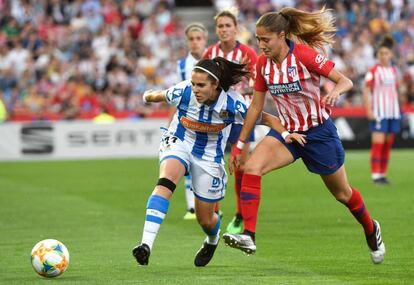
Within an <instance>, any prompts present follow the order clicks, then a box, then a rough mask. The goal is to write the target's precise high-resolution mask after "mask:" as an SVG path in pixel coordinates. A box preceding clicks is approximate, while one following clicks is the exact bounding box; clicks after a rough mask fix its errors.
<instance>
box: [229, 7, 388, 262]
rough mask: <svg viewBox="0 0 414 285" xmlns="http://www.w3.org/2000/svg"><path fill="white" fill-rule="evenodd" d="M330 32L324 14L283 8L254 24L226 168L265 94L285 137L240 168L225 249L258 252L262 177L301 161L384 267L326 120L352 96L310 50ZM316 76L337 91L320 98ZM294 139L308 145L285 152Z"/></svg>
mask: <svg viewBox="0 0 414 285" xmlns="http://www.w3.org/2000/svg"><path fill="white" fill-rule="evenodd" d="M333 32H335V27H334V26H333V23H332V19H331V17H329V15H326V10H324V9H322V10H321V11H317V12H313V13H308V12H304V11H301V10H297V9H294V8H283V9H282V10H281V11H280V12H271V13H267V14H264V15H263V16H262V17H260V18H259V20H258V21H257V23H256V38H257V40H258V43H259V47H260V49H261V50H262V51H263V54H262V55H261V56H260V57H259V59H258V61H257V64H256V78H255V83H254V90H255V91H254V95H253V102H252V104H251V105H250V107H249V110H248V112H247V117H246V120H245V123H244V126H243V129H242V131H241V134H240V138H239V141H238V143H237V148H236V149H235V150H234V151H233V153H232V156H231V158H230V161H229V162H230V164H234V166H236V167H238V166H240V152H241V150H242V146H243V144H244V142H245V140H246V138H247V137H248V135H249V133H250V131H251V130H252V129H253V127H254V121H255V120H256V118H257V117H258V116H259V114H260V113H261V111H262V109H263V103H264V99H265V94H266V91H269V93H270V94H271V95H272V97H273V99H274V100H275V102H276V107H277V109H278V113H279V118H280V120H281V122H282V124H283V125H284V127H285V128H286V129H287V131H286V132H283V133H281V134H279V133H277V132H275V131H274V130H271V131H270V132H269V133H268V134H267V136H266V137H265V138H264V139H263V140H262V141H261V142H260V143H259V144H258V145H257V146H256V148H255V149H254V151H253V153H252V155H251V157H250V158H249V160H248V161H247V162H246V163H245V165H244V176H243V179H242V191H241V197H242V212H243V219H244V223H245V224H244V226H245V231H244V232H243V234H239V235H234V234H227V233H226V234H224V235H223V238H224V240H225V243H226V244H228V245H230V246H231V247H234V248H237V249H240V250H242V251H244V252H246V253H248V254H249V253H254V252H255V251H256V245H255V231H256V221H257V214H258V208H259V201H260V191H261V177H262V175H265V174H266V173H269V172H270V171H272V170H275V169H279V168H282V167H285V166H286V165H288V164H291V163H293V162H294V161H295V160H296V159H298V158H302V160H303V162H304V164H305V165H306V167H307V168H308V170H309V171H310V172H313V173H316V174H319V175H320V176H321V178H322V180H323V182H324V183H325V185H326V187H327V188H328V189H329V191H330V192H331V193H332V195H333V196H334V197H335V198H336V199H337V200H338V201H339V202H341V203H343V204H344V205H345V206H346V207H348V209H349V210H350V211H351V213H352V214H353V215H354V217H355V218H356V219H357V220H358V222H359V223H360V224H361V225H362V226H363V228H364V232H365V236H366V240H367V243H368V246H369V249H370V252H371V258H372V261H373V262H374V263H380V262H382V261H383V259H384V255H385V247H384V243H383V242H382V240H381V231H380V225H379V223H378V222H377V221H375V220H372V219H371V217H370V215H369V213H368V210H367V209H366V207H365V205H364V202H363V200H362V197H361V195H360V193H359V192H358V191H357V190H356V189H355V188H353V187H351V186H350V185H349V183H348V180H347V176H346V173H345V167H344V165H343V164H344V157H345V155H344V149H343V147H342V143H341V141H340V139H339V137H338V134H337V130H336V128H335V125H334V124H333V122H332V121H331V120H330V118H329V113H330V110H329V107H328V106H330V105H334V104H335V102H337V100H338V98H339V96H340V94H342V93H344V92H346V91H348V90H349V89H351V88H352V82H351V81H350V80H349V79H348V78H346V77H345V76H344V75H343V74H341V73H340V72H338V71H337V70H335V69H334V63H333V62H332V61H330V60H328V59H327V58H326V57H325V56H324V55H322V54H319V53H318V52H316V51H315V50H314V48H322V49H323V45H324V44H328V43H331V42H332V37H333ZM293 39H295V40H296V41H297V42H294V41H293ZM299 42H300V43H299ZM321 76H323V77H326V78H329V79H330V80H331V81H333V82H334V83H335V87H334V88H333V90H332V91H331V92H330V93H329V94H327V95H326V96H324V97H323V98H321V96H320V88H319V83H320V77H321ZM295 133H300V134H305V135H306V141H307V143H306V145H304V146H301V145H298V144H296V143H293V144H286V143H287V142H288V141H289V140H290V136H291V135H292V134H295Z"/></svg>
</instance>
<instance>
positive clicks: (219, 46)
mask: <svg viewBox="0 0 414 285" xmlns="http://www.w3.org/2000/svg"><path fill="white" fill-rule="evenodd" d="M237 14H238V11H237V9H236V8H229V9H226V10H223V11H221V12H219V13H218V14H217V15H216V16H215V17H214V21H215V25H216V34H217V36H218V38H219V41H218V42H217V43H215V44H213V45H211V46H209V47H208V48H207V51H206V52H205V53H204V56H203V57H204V58H206V59H213V58H216V57H223V58H225V59H227V60H229V61H231V62H234V63H248V70H249V71H250V74H251V76H252V78H251V80H253V78H254V71H255V65H256V61H257V55H256V52H255V51H254V50H253V49H252V48H250V47H248V46H247V45H245V44H242V43H240V42H239V41H238V40H237V32H238V25H237ZM250 83H251V82H249V80H247V79H244V80H243V81H242V82H240V83H238V84H237V85H236V86H234V88H235V89H236V90H237V91H238V92H240V94H242V95H243V96H244V97H245V100H246V102H247V103H250V102H251V95H252V88H251V86H250ZM240 131H241V125H237V124H234V125H233V126H232V130H231V133H230V137H229V140H228V142H229V143H230V144H231V145H232V146H234V144H235V143H236V142H237V139H238V138H239V135H240ZM253 140H254V133H253V132H252V134H251V135H250V136H249V139H248V142H250V141H253ZM248 151H249V144H248V143H246V145H245V146H244V148H243V151H242V156H243V160H246V158H247V155H248ZM242 176H243V172H242V171H241V170H240V169H237V170H235V171H234V178H235V183H234V185H235V192H236V202H237V203H236V206H237V207H236V215H235V216H234V218H233V219H232V221H231V222H230V223H229V225H228V226H227V231H228V232H231V233H241V232H242V231H243V219H242V213H241V207H240V190H241V179H242Z"/></svg>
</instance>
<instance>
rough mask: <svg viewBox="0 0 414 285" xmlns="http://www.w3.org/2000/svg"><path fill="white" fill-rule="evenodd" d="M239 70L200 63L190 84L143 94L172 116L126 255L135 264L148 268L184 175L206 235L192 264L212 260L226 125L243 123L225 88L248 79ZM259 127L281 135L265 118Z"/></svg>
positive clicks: (220, 62)
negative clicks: (139, 226)
mask: <svg viewBox="0 0 414 285" xmlns="http://www.w3.org/2000/svg"><path fill="white" fill-rule="evenodd" d="M244 68H245V65H241V64H236V63H232V62H230V61H227V60H225V59H223V58H215V59H204V60H201V61H199V62H198V63H197V64H196V66H195V67H194V69H193V72H192V75H191V80H189V81H184V82H181V83H179V84H177V85H175V86H173V87H171V88H170V89H168V90H166V91H147V92H145V94H144V100H145V101H147V102H161V101H166V102H168V103H169V104H171V105H173V106H176V107H177V114H176V115H175V116H174V119H173V121H172V123H171V125H170V127H169V129H168V131H167V132H166V133H165V134H164V136H163V138H162V142H161V146H160V172H159V173H160V174H159V180H158V183H157V185H156V187H155V188H154V191H153V192H152V195H151V196H150V197H149V199H148V202H147V211H146V217H145V224H144V230H143V234H142V241H141V243H140V244H139V245H138V246H136V247H135V248H134V249H133V251H132V253H133V255H134V257H135V259H136V260H137V262H138V263H139V264H141V265H147V264H148V261H149V256H150V254H151V251H152V247H153V244H154V241H155V238H156V236H157V234H158V230H159V228H160V226H161V223H162V222H163V220H164V218H165V216H166V214H167V211H168V207H169V203H170V199H171V197H172V194H173V192H174V190H175V188H176V184H177V182H178V181H180V179H181V178H182V177H183V176H184V174H185V173H188V172H190V173H191V177H192V184H193V191H194V194H195V197H196V199H195V209H196V211H195V213H196V216H197V221H198V223H199V224H200V226H201V227H202V229H203V230H204V232H205V233H206V235H207V237H206V239H205V240H204V242H203V245H202V247H201V249H200V250H199V251H198V252H197V254H196V256H195V260H194V264H195V265H196V266H205V265H207V264H208V263H209V262H210V260H211V258H212V257H213V255H214V252H215V250H216V247H217V244H218V240H219V238H220V235H219V232H220V216H219V215H218V214H217V213H215V212H214V204H215V202H216V201H218V200H221V199H222V198H223V197H224V194H225V189H226V183H227V174H226V171H225V168H224V158H223V157H224V148H225V145H226V141H227V138H228V135H229V132H230V128H231V125H232V124H233V123H243V121H244V116H245V114H246V111H247V107H246V104H245V101H244V98H243V97H242V96H241V95H240V94H239V93H237V92H236V91H234V90H232V89H230V86H232V85H234V84H236V83H238V82H240V80H241V79H242V78H243V77H244V76H247V75H248V71H246V70H245V69H244ZM262 122H266V123H267V124H268V125H269V126H271V127H273V128H275V129H276V130H278V131H284V130H285V129H284V128H283V126H282V125H281V124H280V122H279V121H278V119H277V118H276V117H273V116H270V115H268V114H263V119H262Z"/></svg>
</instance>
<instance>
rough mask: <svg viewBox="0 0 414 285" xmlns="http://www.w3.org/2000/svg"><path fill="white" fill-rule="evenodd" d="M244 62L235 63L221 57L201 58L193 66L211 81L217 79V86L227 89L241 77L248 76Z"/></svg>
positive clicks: (195, 70)
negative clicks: (205, 74)
mask: <svg viewBox="0 0 414 285" xmlns="http://www.w3.org/2000/svg"><path fill="white" fill-rule="evenodd" d="M245 68H246V64H237V63H234V62H231V61H228V60H226V59H224V58H222V57H216V58H214V59H202V60H200V61H199V62H198V63H197V64H196V65H195V66H194V69H193V71H194V72H205V73H207V74H208V76H209V78H210V80H211V81H217V79H218V81H219V86H220V88H222V89H223V90H224V91H226V92H227V91H228V90H229V88H230V87H231V86H232V85H235V84H237V83H239V82H240V81H241V80H242V79H243V77H246V78H248V77H249V71H247V70H246V69H245Z"/></svg>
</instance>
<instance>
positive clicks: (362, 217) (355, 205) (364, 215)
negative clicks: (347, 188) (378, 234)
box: [346, 188, 374, 235]
mask: <svg viewBox="0 0 414 285" xmlns="http://www.w3.org/2000/svg"><path fill="white" fill-rule="evenodd" d="M346 206H347V207H348V209H349V210H350V211H351V213H352V215H354V217H355V219H357V220H358V222H359V223H360V224H361V225H362V226H363V227H364V231H365V234H367V235H371V234H372V233H373V232H374V224H373V223H372V219H371V216H370V215H369V213H368V210H367V209H366V208H365V204H364V200H362V197H361V194H359V192H358V191H357V190H356V189H354V188H352V196H351V199H349V201H348V203H347V204H346Z"/></svg>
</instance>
